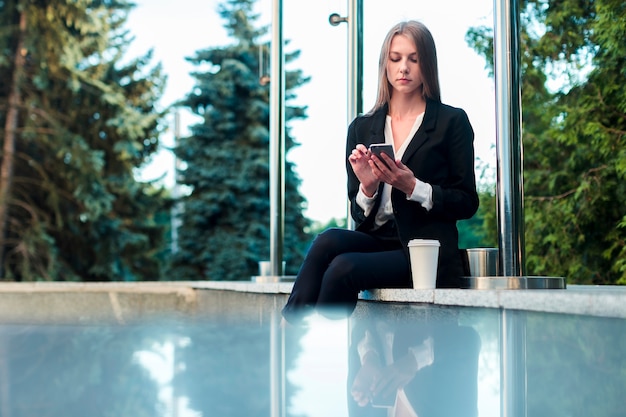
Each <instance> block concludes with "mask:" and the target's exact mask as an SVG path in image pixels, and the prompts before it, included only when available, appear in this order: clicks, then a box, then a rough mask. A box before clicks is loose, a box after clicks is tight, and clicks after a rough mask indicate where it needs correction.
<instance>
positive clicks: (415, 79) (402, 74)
mask: <svg viewBox="0 0 626 417" xmlns="http://www.w3.org/2000/svg"><path fill="white" fill-rule="evenodd" d="M387 80H389V83H390V84H391V87H392V89H393V91H397V92H399V93H403V94H415V93H419V94H420V95H421V94H422V85H423V82H422V72H421V70H420V66H419V62H418V60H417V48H416V47H415V44H414V43H413V41H412V40H411V39H409V38H408V37H406V36H405V35H395V36H394V37H393V39H392V40H391V47H390V48H389V56H388V57H387Z"/></svg>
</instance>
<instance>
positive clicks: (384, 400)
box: [371, 393, 396, 408]
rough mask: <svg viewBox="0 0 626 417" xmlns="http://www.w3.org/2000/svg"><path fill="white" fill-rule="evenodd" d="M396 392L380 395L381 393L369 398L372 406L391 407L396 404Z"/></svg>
mask: <svg viewBox="0 0 626 417" xmlns="http://www.w3.org/2000/svg"><path fill="white" fill-rule="evenodd" d="M395 394H396V393H394V394H393V395H382V393H380V394H378V395H376V396H374V397H372V398H371V404H372V407H374V408H391V407H393V406H394V405H396V395H395Z"/></svg>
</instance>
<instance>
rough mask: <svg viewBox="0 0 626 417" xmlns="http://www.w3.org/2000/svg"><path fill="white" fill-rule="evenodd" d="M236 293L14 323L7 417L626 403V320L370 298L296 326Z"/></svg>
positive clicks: (6, 355) (1, 347)
mask: <svg viewBox="0 0 626 417" xmlns="http://www.w3.org/2000/svg"><path fill="white" fill-rule="evenodd" d="M236 299H238V300H239V303H240V304H241V306H242V307H243V306H245V308H237V307H236V304H230V305H231V307H230V308H228V309H222V307H220V309H221V310H220V312H217V310H215V311H213V309H214V308H215V309H217V306H218V305H219V306H223V305H221V304H219V303H213V306H214V307H211V306H210V305H209V304H211V303H208V304H207V306H208V310H207V311H209V310H210V311H212V312H211V313H210V314H208V313H207V314H204V313H203V314H201V315H197V316H193V317H191V316H189V317H186V316H185V317H181V316H172V317H167V316H164V317H159V318H154V317H153V318H146V319H140V320H133V321H132V322H130V323H126V324H122V323H100V324H98V323H81V322H80V321H79V319H78V318H77V320H76V322H75V323H71V322H65V323H30V324H29V323H7V322H3V323H2V324H1V325H0V416H2V417H23V416H38V417H42V416H44V417H45V416H55V417H56V416H61V415H62V416H64V417H74V416H76V417H78V416H81V417H84V416H86V415H88V416H90V417H97V416H116V417H119V416H129V417H131V416H132V417H136V416H150V417H152V416H179V417H180V416H196V417H197V416H204V417H208V416H229V417H231V416H232V417H234V416H242V417H243V416H246V417H249V416H264V417H267V416H270V417H274V416H293V417H296V416H299V417H304V416H308V417H318V416H320V417H321V416H391V415H393V416H415V415H417V416H420V417H425V416H446V417H449V416H480V417H488V416H502V417H504V416H506V415H520V414H518V413H517V412H514V413H513V414H511V413H508V412H505V411H503V410H514V411H515V409H516V407H517V410H519V409H520V407H521V409H522V410H523V409H525V410H526V411H525V412H526V413H527V415H528V416H531V417H535V416H536V417H544V416H591V415H592V416H594V417H605V416H606V417H614V416H620V415H622V413H623V403H624V402H623V395H624V387H625V386H626V356H625V355H624V354H623V352H624V347H625V346H626V321H625V320H620V319H609V318H599V317H588V316H573V315H561V314H543V313H535V312H528V313H526V312H521V311H513V312H512V311H508V312H506V313H512V314H509V315H508V318H507V317H506V314H502V311H501V310H498V309H474V308H444V307H434V306H424V305H416V304H413V305H411V304H400V303H373V302H372V303H370V302H362V303H360V304H359V306H358V307H357V310H356V311H355V313H354V315H353V316H352V317H351V318H350V319H349V320H348V319H342V320H329V319H327V318H324V317H322V316H321V315H313V316H310V317H309V318H307V319H306V320H305V321H304V323H303V325H302V326H287V327H284V326H281V325H280V322H279V317H280V315H279V312H278V307H274V308H273V309H267V308H266V307H265V305H264V304H263V303H261V302H260V301H259V300H261V298H259V297H255V296H253V295H252V296H251V295H250V294H241V297H239V298H238V295H237V296H234V300H236ZM255 299H257V304H255V302H254V300H255ZM207 300H211V298H210V297H209V298H207ZM279 301H280V302H274V303H273V304H272V303H270V304H271V305H274V306H282V299H281V300H279ZM505 320H509V321H508V322H506V323H505ZM503 324H506V326H503ZM507 328H508V330H507ZM511 329H513V330H514V332H515V333H516V335H514V336H515V337H511V334H510V330H511ZM513 340H517V341H516V342H515V344H514V345H511V344H510V342H511V341H513ZM512 353H515V354H516V355H517V356H516V357H514V358H509V359H505V358H506V357H507V356H508V355H510V354H512ZM507 361H508V363H507ZM510 363H517V364H522V365H523V366H521V367H511V366H509V365H510ZM511 372H513V374H511ZM507 380H509V381H510V380H513V381H514V382H515V383H514V384H511V383H510V382H506V381H507ZM507 384H508V385H507ZM505 390H509V391H508V392H506V393H505V392H504V391H505ZM504 402H508V404H505V403H504ZM507 413H508V414H507Z"/></svg>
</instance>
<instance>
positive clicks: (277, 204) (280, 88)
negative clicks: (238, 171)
mask: <svg viewBox="0 0 626 417" xmlns="http://www.w3.org/2000/svg"><path fill="white" fill-rule="evenodd" d="M283 45H284V41H283V2H282V0H272V44H271V51H270V60H271V68H270V70H271V76H270V132H269V133H270V160H269V164H270V166H269V168H270V267H271V275H272V276H273V277H279V276H282V275H283V270H282V269H283V265H282V264H283V262H282V260H283V243H284V229H285V227H284V226H285V225H284V223H285V220H284V219H285V196H284V194H285V56H284V53H283Z"/></svg>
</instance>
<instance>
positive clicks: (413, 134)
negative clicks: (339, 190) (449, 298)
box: [283, 21, 478, 320]
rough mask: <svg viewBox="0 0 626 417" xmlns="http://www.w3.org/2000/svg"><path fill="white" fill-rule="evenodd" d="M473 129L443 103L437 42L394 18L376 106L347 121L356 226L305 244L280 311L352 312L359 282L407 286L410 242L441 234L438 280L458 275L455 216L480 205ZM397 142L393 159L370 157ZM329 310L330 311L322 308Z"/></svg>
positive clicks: (447, 283) (288, 314)
mask: <svg viewBox="0 0 626 417" xmlns="http://www.w3.org/2000/svg"><path fill="white" fill-rule="evenodd" d="M473 137H474V134H473V130H472V127H471V125H470V123H469V120H468V118H467V115H466V114H465V112H464V111H463V110H461V109H457V108H453V107H450V106H447V105H445V104H442V103H441V101H440V93H439V78H438V73H437V57H436V50H435V43H434V41H433V38H432V36H431V34H430V32H429V31H428V29H427V28H426V27H425V26H424V25H423V24H421V23H419V22H415V21H409V22H402V23H399V24H397V25H396V26H394V27H393V28H392V29H391V30H390V31H389V33H388V34H387V37H386V38H385V41H384V43H383V47H382V49H381V53H380V61H379V85H378V98H377V100H376V104H375V105H374V108H373V109H372V110H371V111H370V112H369V113H368V114H366V115H363V116H359V117H357V118H356V119H355V120H354V121H353V122H352V123H351V124H350V127H349V128H348V139H347V149H346V151H347V152H346V153H347V155H346V156H347V162H346V167H347V173H348V197H349V199H350V203H351V215H352V217H353V219H354V221H355V224H356V230H346V229H336V228H333V229H328V230H326V231H325V232H323V233H321V234H320V235H319V236H317V238H316V239H315V241H314V242H313V245H312V246H311V248H310V250H309V252H308V253H307V256H306V258H305V260H304V262H303V264H302V267H301V268H300V271H299V273H298V276H297V278H296V282H295V284H294V287H293V290H292V293H291V296H290V297H289V300H288V302H287V305H286V306H285V308H284V309H283V315H284V316H285V318H286V319H287V320H292V319H293V320H296V319H297V316H296V315H297V313H299V312H301V311H302V310H303V309H307V308H313V307H338V308H339V311H340V313H342V315H343V314H345V313H350V312H351V311H352V310H353V309H354V306H355V304H356V300H357V296H358V293H359V291H361V290H364V289H370V288H403V287H404V288H406V287H410V286H411V274H410V266H409V260H408V252H407V249H406V246H407V243H408V241H409V240H410V239H413V238H427V239H438V240H439V241H440V242H441V247H440V257H439V270H438V276H437V286H438V287H458V286H459V284H460V277H461V275H463V268H462V262H461V257H460V254H459V251H458V231H457V228H456V221H457V220H459V219H465V218H469V217H471V216H473V215H474V213H475V212H476V210H477V208H478V195H477V193H476V181H475V176H474V149H473ZM373 143H387V144H391V145H393V149H394V153H395V160H393V159H391V158H389V157H387V156H386V155H383V156H382V159H381V158H378V157H377V156H373V155H372V154H371V152H370V151H369V149H368V147H369V146H370V145H371V144H373ZM325 311H326V312H328V313H329V315H332V314H330V313H333V312H334V311H335V310H332V309H331V310H328V309H325Z"/></svg>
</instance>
